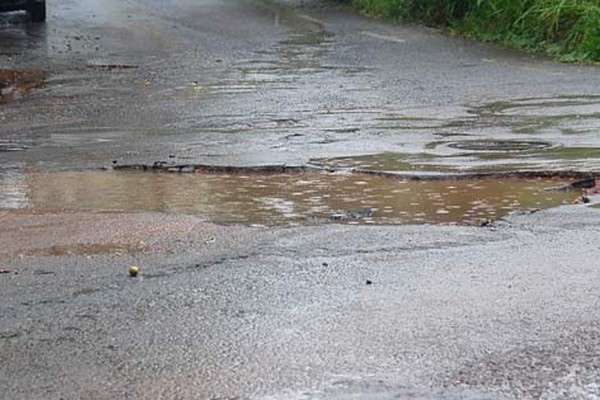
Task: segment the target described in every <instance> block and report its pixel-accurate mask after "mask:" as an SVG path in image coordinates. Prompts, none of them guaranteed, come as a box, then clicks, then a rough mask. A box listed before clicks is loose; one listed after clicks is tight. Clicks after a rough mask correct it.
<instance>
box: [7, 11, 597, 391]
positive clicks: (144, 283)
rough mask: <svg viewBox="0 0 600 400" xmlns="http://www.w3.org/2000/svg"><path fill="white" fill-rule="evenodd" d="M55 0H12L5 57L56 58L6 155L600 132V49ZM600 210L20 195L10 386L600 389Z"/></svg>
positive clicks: (23, 161)
mask: <svg viewBox="0 0 600 400" xmlns="http://www.w3.org/2000/svg"><path fill="white" fill-rule="evenodd" d="M48 4H49V19H48V22H47V23H46V24H45V25H43V26H31V25H28V24H26V23H24V20H23V18H24V17H23V16H21V15H10V16H3V17H2V18H3V19H2V20H0V66H1V67H2V68H6V69H24V70H36V71H38V70H39V71H42V72H43V73H44V74H45V76H46V80H45V83H44V85H43V86H42V87H41V88H39V89H38V90H34V91H32V92H31V93H29V94H28V95H27V96H26V97H24V98H23V99H21V100H19V101H15V102H12V103H10V104H5V105H1V106H0V121H1V125H0V149H2V148H4V150H6V149H8V148H10V150H11V151H0V163H1V165H2V168H3V169H5V170H9V169H10V170H14V171H27V170H30V169H32V170H40V169H41V170H56V169H84V168H90V167H102V166H104V167H109V166H112V165H113V160H115V161H116V162H117V164H138V163H141V164H148V165H151V164H153V163H154V162H155V161H161V160H166V161H168V162H173V163H191V164H194V163H197V164H218V165H263V164H281V163H285V164H304V163H306V162H308V161H309V160H310V159H312V158H315V157H325V156H327V157H331V156H341V155H358V154H367V153H376V152H381V151H398V152H403V153H404V152H406V153H422V152H429V153H433V154H439V155H451V154H452V151H453V147H450V146H448V144H449V143H453V142H456V141H464V140H474V139H480V138H484V139H485V138H491V137H493V138H494V139H516V138H518V139H520V140H522V139H523V138H525V139H526V140H531V141H536V142H547V143H550V144H551V145H552V146H554V147H557V146H561V145H562V146H570V147H576V148H577V147H598V143H599V139H598V135H597V131H598V128H599V126H600V117H599V116H598V113H599V108H600V99H599V98H598V94H600V92H599V90H598V89H599V88H600V74H599V73H598V68H597V67H586V66H568V65H560V64H556V63H554V62H551V61H548V60H546V59H541V58H536V57H532V56H524V55H522V54H515V53H512V52H508V51H504V50H500V49H497V48H492V47H489V46H486V45H482V44H476V43H472V42H470V41H466V40H462V39H455V38H449V37H446V36H443V35H440V34H439V33H437V32H436V31H433V30H429V29H426V28H420V27H410V26H390V25H386V24H383V23H380V22H373V21H369V20H365V19H363V18H361V17H359V16H356V15H355V14H353V13H351V12H349V11H347V10H343V9H337V8H336V7H335V6H332V5H323V4H320V3H317V2H315V3H311V2H304V3H303V4H302V6H301V7H297V6H298V4H296V3H295V2H288V3H287V4H286V3H284V2H274V1H273V2H257V1H230V2H223V1H213V2H211V1H191V0H189V1H177V2H174V1H139V2H138V1H114V0H107V1H102V2H97V1H91V0H84V1H78V2H75V1H64V2H60V4H58V2H54V1H50V2H49V3H48ZM589 162H590V163H591V167H590V165H587V164H586V165H587V168H592V170H593V171H595V169H593V168H595V167H596V164H594V161H593V160H592V161H589ZM599 219H600V214H598V212H597V210H594V209H592V208H587V207H584V206H565V207H562V208H559V209H553V210H549V211H542V212H538V213H535V214H530V215H523V216H515V217H512V218H510V219H508V220H507V221H501V222H498V223H497V224H495V225H493V226H488V227H485V228H474V227H439V226H396V227H394V226H390V227H367V226H362V227H357V226H344V225H334V224H332V225H327V226H316V227H300V228H293V229H283V228H270V229H267V228H261V227H247V226H233V227H231V226H217V225H211V224H206V223H205V222H203V221H201V220H199V219H197V218H194V217H187V216H177V215H165V214H160V215H159V214H150V213H148V214H144V213H140V214H112V213H82V214H77V213H75V214H70V213H65V214H61V213H58V214H56V215H54V214H47V213H39V212H38V213H35V212H34V213H31V212H27V211H21V212H13V211H10V212H9V211H3V212H1V213H0V224H1V225H2V234H1V235H0V242H1V244H2V250H0V263H1V264H0V268H2V269H8V270H11V272H9V273H2V274H0V293H1V294H2V302H1V303H0V310H1V314H0V315H2V317H1V324H0V397H2V398H7V399H38V398H39V399H59V398H64V399H78V398H98V399H101V398H106V399H112V398H165V399H170V398H173V399H176V398H177V399H179V398H182V399H196V398H200V399H215V400H216V399H246V398H251V399H378V400H380V399H451V400H454V399H504V398H508V399H510V398H517V399H583V398H586V399H595V398H598V397H600V386H599V383H598V382H600V371H598V366H599V365H600V360H599V359H598V358H599V354H600V341H599V339H600V325H599V319H598V317H599V314H598V310H599V309H600V308H599V304H598V303H599V298H598V293H599V289H600V287H599V286H600V285H599V282H600V276H599V275H598V269H597V265H596V264H597V262H596V260H597V259H598V255H599V249H598V243H599V242H600V241H599V239H600V231H599V229H598V223H599V222H600V221H599ZM133 263H135V264H140V265H142V274H141V276H140V277H139V278H136V279H131V278H128V277H127V276H126V274H125V271H126V267H127V266H128V265H130V264H133ZM367 280H368V281H371V282H372V283H371V284H370V285H367V284H366V282H367Z"/></svg>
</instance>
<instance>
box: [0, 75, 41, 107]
mask: <svg viewBox="0 0 600 400" xmlns="http://www.w3.org/2000/svg"><path fill="white" fill-rule="evenodd" d="M43 82H44V74H43V73H42V72H39V71H14V70H6V69H0V104H6V103H10V102H13V101H16V100H19V99H21V98H22V97H24V96H25V95H27V94H28V93H29V92H31V91H32V90H33V89H36V88H39V87H41V86H42V84H43Z"/></svg>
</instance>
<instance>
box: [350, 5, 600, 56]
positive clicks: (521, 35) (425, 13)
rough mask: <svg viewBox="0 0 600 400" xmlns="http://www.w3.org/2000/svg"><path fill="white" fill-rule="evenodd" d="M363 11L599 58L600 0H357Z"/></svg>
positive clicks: (550, 51) (516, 44)
mask: <svg viewBox="0 0 600 400" xmlns="http://www.w3.org/2000/svg"><path fill="white" fill-rule="evenodd" d="M352 1H353V3H354V5H355V6H357V7H358V8H359V9H360V10H362V11H363V12H365V13H367V14H370V15H377V16H382V17H386V18H401V19H407V20H414V21H421V22H424V23H426V24H429V25H435V26H445V27H449V28H450V29H452V30H453V31H455V32H457V33H460V34H463V35H466V36H470V37H475V38H477V39H480V40H484V41H491V42H500V43H504V44H506V45H508V46H511V47H515V48H519V49H524V50H528V51H537V52H545V53H548V54H550V55H552V56H554V57H556V58H558V59H560V60H561V61H565V62H594V61H596V62H597V61H600V0H352Z"/></svg>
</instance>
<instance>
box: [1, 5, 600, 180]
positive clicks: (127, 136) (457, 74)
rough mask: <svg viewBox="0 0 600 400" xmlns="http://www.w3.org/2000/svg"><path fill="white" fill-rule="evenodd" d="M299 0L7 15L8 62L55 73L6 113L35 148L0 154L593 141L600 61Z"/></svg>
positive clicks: (415, 149) (424, 148) (90, 155)
mask: <svg viewBox="0 0 600 400" xmlns="http://www.w3.org/2000/svg"><path fill="white" fill-rule="evenodd" d="M303 4H304V6H303V7H300V8H297V7H296V6H297V4H296V3H295V2H288V3H287V4H286V3H285V2H275V1H272V2H269V1H264V2H260V1H227V2H223V1H214V2H210V1H201V2H198V1H191V0H190V1H126V2H123V1H114V0H105V1H102V2H97V1H91V0H84V1H77V2H76V1H72V2H68V1H67V2H60V3H59V4H52V2H50V3H49V15H50V16H49V21H48V23H47V24H46V26H37V27H36V26H28V25H24V24H22V23H16V24H13V23H10V21H5V22H4V26H3V28H2V29H1V30H0V65H2V66H3V67H5V68H25V69H28V68H30V69H34V70H42V71H43V72H44V73H46V75H47V79H46V82H45V84H44V85H43V88H42V89H41V90H38V91H35V92H34V93H32V94H31V95H30V96H29V97H28V99H27V101H26V102H21V103H18V104H12V105H10V106H5V107H3V108H2V110H0V120H1V121H2V133H3V140H4V141H9V144H5V146H9V145H10V146H12V148H22V149H26V150H27V151H20V152H5V153H3V154H2V161H3V163H4V165H8V166H27V167H30V166H33V167H42V168H45V169H52V168H72V167H88V166H110V165H112V164H111V162H112V161H113V160H116V161H118V163H121V164H132V163H133V164H135V163H145V164H148V163H149V164H152V163H153V162H154V161H168V162H171V163H192V164H193V163H196V164H219V165H223V164H227V165H257V164H281V163H286V164H303V163H306V162H307V161H309V160H310V159H311V158H314V157H325V156H327V157H330V156H342V155H357V154H371V153H377V152H382V151H387V152H400V153H409V154H411V153H417V154H420V153H427V154H433V155H438V156H449V155H453V154H462V153H464V152H463V151H462V150H460V149H455V148H453V147H452V144H453V143H455V142H462V141H468V140H477V139H490V138H494V139H496V140H500V139H511V140H530V141H533V142H535V143H537V142H541V143H543V144H544V143H546V144H550V145H552V146H561V145H564V146H568V147H576V148H580V147H598V137H597V134H596V133H597V129H598V126H600V117H599V116H598V110H599V109H600V98H599V97H598V93H599V89H600V74H598V69H597V67H586V66H570V65H560V64H556V63H553V62H551V61H548V60H546V59H542V58H536V57H533V56H524V55H522V54H515V53H511V52H508V51H503V50H500V49H498V48H493V47H490V46H487V45H483V44H477V43H473V42H471V41H467V40H461V39H454V38H450V37H446V36H443V35H440V34H439V33H438V32H436V31H434V30H429V29H425V28H420V27H407V26H399V27H398V26H390V25H386V24H382V23H378V22H372V21H368V20H365V19H363V18H361V17H360V16H356V15H355V14H353V13H351V12H349V11H344V10H336V9H335V7H334V6H331V5H323V4H322V3H321V2H303ZM12 18H13V19H17V21H16V22H18V16H13V17H12ZM224 133H227V134H224ZM66 150H68V151H66ZM459 162H460V161H459ZM593 166H594V167H595V168H596V169H597V168H598V165H596V164H594V165H593ZM588 168H589V166H588Z"/></svg>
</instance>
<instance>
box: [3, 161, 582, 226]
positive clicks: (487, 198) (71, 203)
mask: <svg viewBox="0 0 600 400" xmlns="http://www.w3.org/2000/svg"><path fill="white" fill-rule="evenodd" d="M559 183H561V182H559V181H557V180H550V179H529V180H517V179H502V180H499V179H482V180H436V181H415V180H399V179H395V178H390V177H384V176H376V175H362V174H339V173H316V172H303V173H293V174H263V173H261V174H257V173H252V174H247V175H244V174H199V173H198V174H167V173H149V172H140V171H87V172H58V173H51V174H44V173H39V172H27V173H22V172H15V171H12V172H2V173H0V208H1V209H13V210H14V209H27V210H40V211H42V210H43V211H61V210H93V211H127V212H141V211H157V212H167V213H183V214H192V215H199V216H201V217H202V218H205V219H206V220H207V221H210V222H214V223H219V224H232V223H242V224H260V225H302V224H318V223H349V224H423V223H431V224H437V223H442V224H457V223H460V224H462V223H464V224H478V223H479V222H481V220H485V219H488V218H492V219H494V218H500V217H503V216H505V215H506V214H508V213H510V212H512V211H516V210H529V209H536V208H545V207H552V206H557V205H560V204H563V203H566V202H570V201H571V200H572V199H573V198H574V197H575V196H576V193H573V192H566V193H565V192H552V191H546V190H544V189H545V188H547V187H550V186H555V185H557V184H559Z"/></svg>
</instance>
